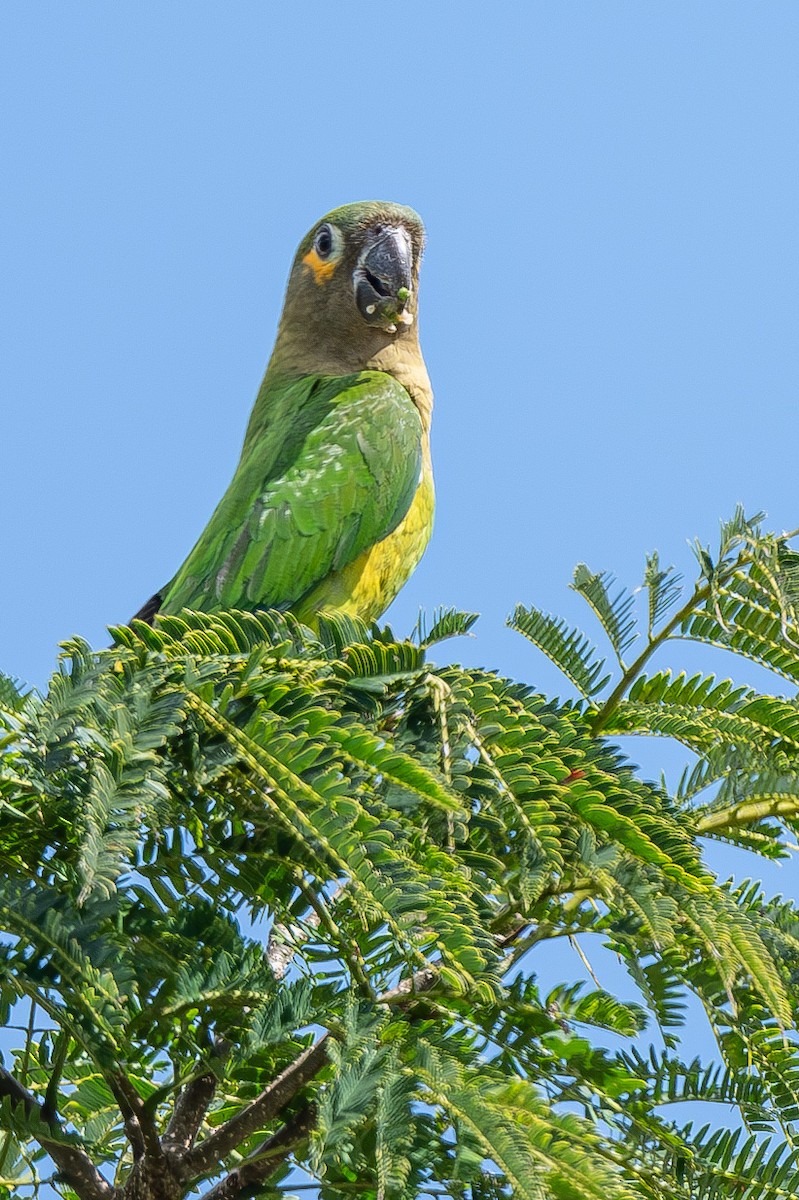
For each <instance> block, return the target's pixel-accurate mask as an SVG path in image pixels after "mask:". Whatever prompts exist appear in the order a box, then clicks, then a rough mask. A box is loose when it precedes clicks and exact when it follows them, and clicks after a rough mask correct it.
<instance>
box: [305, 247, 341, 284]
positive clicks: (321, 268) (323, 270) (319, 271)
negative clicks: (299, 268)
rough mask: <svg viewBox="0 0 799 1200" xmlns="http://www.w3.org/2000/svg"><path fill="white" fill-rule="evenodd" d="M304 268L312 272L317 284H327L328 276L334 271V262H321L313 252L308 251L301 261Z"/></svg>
mask: <svg viewBox="0 0 799 1200" xmlns="http://www.w3.org/2000/svg"><path fill="white" fill-rule="evenodd" d="M302 261H303V262H304V263H305V265H306V267H310V269H311V270H312V271H313V277H314V279H315V280H316V282H317V283H327V281H328V279H329V278H330V276H331V275H332V274H333V272H334V271H335V269H336V265H337V264H336V263H335V262H330V261H328V262H322V259H321V258H320V257H319V255H318V254H317V253H316V251H315V250H309V251H308V253H307V254H306V255H304V256H303V260H302Z"/></svg>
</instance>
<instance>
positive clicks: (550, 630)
mask: <svg viewBox="0 0 799 1200" xmlns="http://www.w3.org/2000/svg"><path fill="white" fill-rule="evenodd" d="M508 624H509V625H510V627H511V629H515V630H517V631H518V632H519V633H521V634H523V635H524V636H525V637H526V638H527V639H528V640H529V641H531V642H532V643H533V645H534V646H538V648H539V650H541V651H543V653H544V654H546V656H547V658H549V659H551V660H552V662H553V663H554V664H555V666H556V667H559V668H560V670H561V671H562V672H563V674H564V675H566V676H567V678H569V679H570V680H571V681H572V683H573V684H574V686H575V687H576V688H577V690H578V691H579V692H581V693H582V695H583V696H584V697H585V698H586V699H587V700H588V699H590V698H591V697H592V696H595V695H597V694H598V693H599V692H601V691H602V689H603V688H604V686H605V684H606V683H608V681H609V680H610V675H603V674H602V672H603V670H604V667H605V660H604V659H602V658H599V657H598V652H597V650H596V648H595V647H594V646H593V645H592V644H591V642H590V641H589V639H588V638H587V637H586V635H585V634H584V633H582V632H581V630H579V629H574V628H571V627H570V626H569V625H567V624H566V622H565V621H562V620H560V618H558V617H552V616H549V614H547V613H543V612H541V611H540V610H539V609H537V608H533V607H530V608H525V607H524V606H523V605H521V604H519V605H517V606H516V609H515V611H514V613H513V616H512V617H510V618H509V619H508Z"/></svg>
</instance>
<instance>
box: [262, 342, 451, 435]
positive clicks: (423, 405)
mask: <svg viewBox="0 0 799 1200" xmlns="http://www.w3.org/2000/svg"><path fill="white" fill-rule="evenodd" d="M281 333H283V331H282V330H281ZM348 349H349V348H347V347H335V348H333V347H331V348H330V349H328V348H326V347H320V346H316V347H315V348H314V353H313V354H309V351H308V345H307V341H306V340H305V339H302V340H299V339H297V340H295V339H294V338H291V337H285V336H279V337H278V340H277V342H276V344H275V349H274V352H273V354H272V357H271V359H270V360H269V365H268V367H267V368H266V375H265V376H264V381H263V384H262V385H261V394H262V395H264V394H266V393H267V392H268V391H271V389H272V387H273V386H277V385H278V384H279V383H282V382H284V381H285V380H289V379H299V378H301V377H303V376H308V375H332V376H339V375H354V374H356V373H357V372H359V371H384V372H385V373H386V374H387V375H392V376H393V377H394V378H395V379H396V380H397V382H398V383H400V384H402V386H403V387H404V388H405V390H406V391H407V392H408V394H409V395H410V397H411V399H412V400H413V402H414V404H415V405H416V407H417V408H418V410H419V416H420V417H421V419H422V426H423V428H424V430H425V432H427V431H428V430H429V428H430V421H431V417H432V413H433V391H432V388H431V387H430V379H429V377H428V374H427V367H426V366H425V362H424V359H423V357H422V351H421V347H420V346H419V341H418V338H417V337H416V336H415V331H414V334H410V333H409V334H407V335H404V336H403V335H399V336H395V337H394V338H393V340H386V337H385V335H384V336H383V337H382V338H381V339H380V340H379V341H378V342H376V343H375V345H373V346H370V347H368V349H366V352H365V353H364V350H365V348H364V347H360V348H359V350H360V353H357V354H356V353H350V352H348Z"/></svg>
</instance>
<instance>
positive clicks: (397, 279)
mask: <svg viewBox="0 0 799 1200" xmlns="http://www.w3.org/2000/svg"><path fill="white" fill-rule="evenodd" d="M353 284H354V287H355V303H356V304H357V305H358V310H359V312H360V314H361V316H362V317H363V319H364V320H365V321H366V323H367V324H368V325H379V326H382V327H383V328H384V329H386V330H387V332H389V333H394V332H396V323H397V322H398V321H399V322H400V324H404V325H407V324H410V314H407V313H405V305H406V304H407V302H408V299H409V297H410V294H411V287H412V284H413V247H412V246H411V239H410V237H409V235H408V234H407V232H406V231H405V230H404V229H403V228H402V227H401V226H399V227H393V228H389V229H386V228H383V229H381V230H380V231H379V232H378V231H377V230H376V231H375V234H374V236H373V237H372V238H371V239H370V241H369V242H367V244H366V246H365V247H364V250H363V252H362V253H361V257H360V258H359V260H358V265H357V267H356V268H355V273H354V275H353Z"/></svg>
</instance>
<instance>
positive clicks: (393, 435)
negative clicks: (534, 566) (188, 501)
mask: <svg viewBox="0 0 799 1200" xmlns="http://www.w3.org/2000/svg"><path fill="white" fill-rule="evenodd" d="M387 430H388V431H390V436H387V435H386V431H387ZM421 465H422V425H421V421H420V418H419V413H418V411H417V409H416V408H415V407H414V404H413V402H412V401H411V398H410V396H409V395H408V393H407V392H406V391H405V389H404V388H403V387H401V386H400V384H399V383H397V381H396V380H395V379H393V378H392V377H391V376H390V375H386V374H384V373H382V372H377V371H366V372H363V373H361V374H358V375H350V376H345V377H344V378H325V377H321V378H320V377H318V376H309V377H306V378H303V379H299V380H293V381H290V382H288V383H286V384H284V385H283V386H282V387H278V388H276V389H273V390H271V391H270V395H269V406H268V417H267V420H266V421H265V423H264V424H263V425H262V426H261V427H259V428H256V429H255V430H253V431H251V433H250V434H249V435H248V438H247V440H246V441H245V444H244V450H243V452H242V456H241V461H240V463H239V466H238V469H237V470H236V474H235V475H234V477H233V480H232V482H231V484H230V487H229V488H228V490H227V492H226V493H225V495H224V497H223V498H222V501H221V502H220V504H219V506H218V508H217V509H216V512H215V513H214V515H213V516H212V517H211V520H210V522H209V523H208V525H207V527H206V529H205V531H204V532H203V534H202V536H201V537H200V540H199V541H198V542H197V544H196V546H195V547H194V549H193V550H192V552H191V554H190V555H189V557H188V558H187V560H186V562H185V563H184V564H183V566H182V567H181V569H180V571H179V572H178V574H177V575H176V576H175V578H174V579H173V580H172V582H171V583H169V584H168V585H167V587H166V588H165V589H164V592H163V597H162V605H161V608H162V611H164V612H178V611H180V609H182V608H197V609H206V610H208V609H214V608H243V609H252V608H288V607H291V606H292V605H296V604H297V603H298V602H300V601H301V600H302V598H303V597H304V596H305V595H306V594H307V593H308V592H310V591H311V590H312V589H313V588H314V586H316V585H318V584H319V583H320V582H321V581H322V580H323V579H325V578H326V577H327V576H329V575H330V574H332V573H334V572H336V571H340V570H341V569H342V568H343V567H346V566H347V565H348V564H349V563H350V562H352V561H353V560H354V559H356V558H357V557H358V556H359V555H360V554H362V553H363V551H365V550H367V549H368V548H369V547H370V546H372V545H373V544H374V543H375V542H379V541H382V539H383V538H385V537H387V536H388V534H390V533H391V532H392V531H393V530H394V529H396V527H397V525H398V524H399V522H400V521H401V520H402V518H403V517H404V516H405V514H406V513H407V511H408V509H409V507H410V504H411V500H412V499H413V495H414V493H415V491H416V488H417V486H418V484H419V476H420V471H421Z"/></svg>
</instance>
